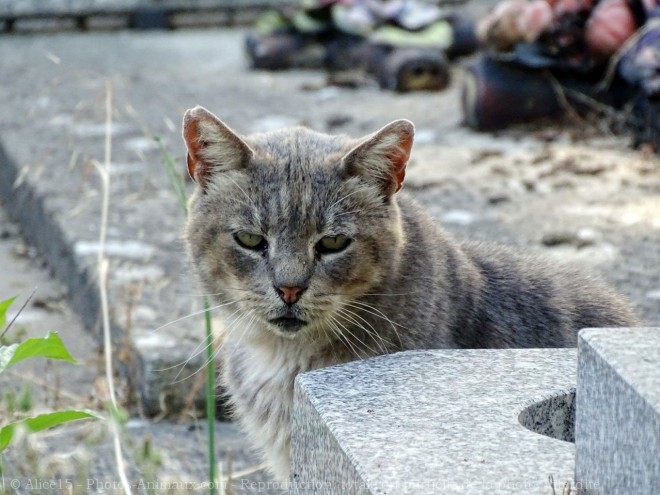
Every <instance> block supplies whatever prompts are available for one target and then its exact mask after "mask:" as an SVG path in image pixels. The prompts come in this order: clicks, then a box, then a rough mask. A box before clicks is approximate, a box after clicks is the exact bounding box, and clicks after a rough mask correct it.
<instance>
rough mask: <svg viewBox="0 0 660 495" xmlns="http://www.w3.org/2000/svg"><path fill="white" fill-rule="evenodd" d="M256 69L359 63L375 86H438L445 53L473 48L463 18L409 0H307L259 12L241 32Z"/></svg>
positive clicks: (353, 66)
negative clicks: (244, 33) (250, 26)
mask: <svg viewBox="0 0 660 495" xmlns="http://www.w3.org/2000/svg"><path fill="white" fill-rule="evenodd" d="M246 48H247V53H248V57H249V59H250V62H251V65H252V67H254V68H256V69H268V70H282V69H289V68H323V69H326V70H328V71H329V72H330V74H331V75H336V74H340V73H343V72H345V71H356V70H359V71H361V72H362V73H363V74H366V75H368V76H371V77H374V78H375V79H376V80H377V82H378V84H379V85H380V87H381V88H384V89H391V90H395V91H413V90H441V89H443V88H445V87H446V86H447V84H448V83H449V72H448V67H447V60H448V58H453V57H456V56H459V55H464V54H468V53H471V52H473V51H474V50H475V49H476V48H477V41H476V38H475V36H474V27H473V25H472V23H470V22H469V21H466V20H463V19H461V18H458V17H456V16H453V15H451V14H447V13H446V12H445V11H443V10H442V9H441V8H439V7H438V6H436V5H433V4H429V3H423V2H419V1H415V0H307V1H304V2H303V4H302V6H301V7H298V8H290V9H284V10H281V11H276V12H270V13H268V14H265V15H264V16H263V17H262V18H261V19H260V20H259V21H258V22H257V24H256V26H255V30H254V32H253V33H251V34H250V35H248V37H247V40H246Z"/></svg>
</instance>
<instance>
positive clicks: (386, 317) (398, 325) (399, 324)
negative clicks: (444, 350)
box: [344, 301, 413, 332]
mask: <svg viewBox="0 0 660 495" xmlns="http://www.w3.org/2000/svg"><path fill="white" fill-rule="evenodd" d="M344 304H346V305H347V306H351V307H354V308H355V307H356V306H355V305H357V306H359V308H357V309H362V310H363V311H365V312H367V313H370V314H372V315H374V316H377V317H379V318H382V319H383V320H385V321H387V322H389V323H390V325H396V326H397V327H401V328H403V329H405V330H408V331H409V332H412V331H413V329H412V328H409V327H407V326H405V325H402V324H401V323H397V322H396V321H394V320H391V319H390V318H388V316H387V315H386V314H385V313H383V312H382V311H381V310H379V309H378V308H377V307H375V306H373V305H372V304H367V303H365V302H361V301H352V302H350V303H344ZM364 308H369V309H373V310H374V311H377V312H378V313H375V312H372V311H369V310H367V309H364Z"/></svg>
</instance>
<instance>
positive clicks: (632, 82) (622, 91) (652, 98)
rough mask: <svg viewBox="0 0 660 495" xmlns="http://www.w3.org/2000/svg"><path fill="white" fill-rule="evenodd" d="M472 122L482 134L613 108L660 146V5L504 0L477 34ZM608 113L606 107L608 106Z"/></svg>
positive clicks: (468, 108)
mask: <svg viewBox="0 0 660 495" xmlns="http://www.w3.org/2000/svg"><path fill="white" fill-rule="evenodd" d="M476 34H477V38H478V39H479V42H480V44H481V46H482V50H483V55H482V56H481V57H480V58H479V59H478V60H476V61H474V62H472V63H471V64H470V65H469V66H468V77H467V78H466V81H465V83H464V87H463V110H464V114H465V120H466V123H467V124H468V125H469V126H471V127H473V128H475V129H480V130H486V129H497V128H501V127H505V126H507V125H509V124H512V123H517V122H523V121H527V120H531V119H535V118H539V117H544V116H556V115H559V114H562V113H564V112H565V111H566V110H567V108H569V107H570V108H571V109H573V110H577V111H581V110H593V109H594V108H610V109H613V111H612V112H610V116H611V117H612V116H613V117H614V120H618V124H619V125H624V126H625V127H626V128H628V129H631V130H632V131H633V133H634V135H635V137H636V143H635V144H637V145H639V144H646V145H648V146H650V147H652V148H653V149H654V150H655V151H656V152H657V151H658V150H659V148H660V146H659V144H660V118H659V115H660V0H531V1H526V0H505V1H503V2H501V3H500V4H498V6H497V7H496V8H495V9H494V10H493V12H491V13H490V14H489V15H488V16H486V17H485V18H483V19H482V20H481V21H480V22H479V23H478V24H477V26H476ZM603 105H605V107H603Z"/></svg>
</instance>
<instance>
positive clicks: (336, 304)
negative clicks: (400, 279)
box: [183, 107, 414, 338]
mask: <svg viewBox="0 0 660 495" xmlns="http://www.w3.org/2000/svg"><path fill="white" fill-rule="evenodd" d="M413 133H414V127H413V125H412V123H410V122H409V121H407V120H397V121H395V122H392V123H391V124H389V125H387V126H385V127H383V128H382V129H380V130H379V131H378V132H376V133H375V134H372V135H370V136H368V137H366V138H363V139H360V140H353V139H349V138H347V137H344V136H328V135H325V134H319V133H316V132H313V131H311V130H308V129H304V128H295V129H287V130H280V131H273V132H269V133H264V134H254V135H250V136H246V137H240V136H239V135H237V134H236V133H235V132H233V131H232V130H231V129H230V128H229V127H227V126H226V125H225V124H224V123H222V122H221V121H220V120H219V119H218V118H217V117H215V116H214V115H213V114H211V113H210V112H208V111H207V110H205V109H204V108H201V107H196V108H194V109H192V110H188V111H187V112H186V114H185V117H184V122H183V135H184V140H185V142H186V146H187V148H188V157H187V160H188V171H189V173H190V175H191V177H192V178H193V179H194V181H195V182H196V183H197V186H196V188H195V192H194V194H193V196H192V197H191V200H190V203H189V218H188V223H187V226H186V233H185V237H186V241H187V246H188V252H189V256H190V258H191V261H192V263H193V265H194V266H195V268H196V271H197V273H198V275H199V277H200V279H201V281H202V282H203V284H204V286H205V289H206V291H208V292H209V293H212V294H215V295H217V296H216V299H217V303H218V304H219V305H225V306H224V308H225V311H224V314H225V316H226V319H227V320H228V322H227V323H228V325H229V326H230V327H231V326H232V325H237V326H238V325H239V324H240V326H241V328H242V330H241V332H243V331H244V332H247V333H248V334H249V333H250V332H263V331H264V328H266V329H267V330H266V331H268V332H272V333H274V334H277V335H280V336H286V337H290V338H294V337H298V336H301V335H307V336H311V337H312V338H323V337H322V336H320V335H317V334H318V333H319V332H321V331H328V329H336V330H337V331H341V330H342V328H345V327H347V326H352V325H350V322H351V319H355V318H356V316H354V315H353V316H352V314H353V311H352V310H351V306H349V304H352V303H353V302H354V301H355V300H356V299H358V298H360V297H361V296H363V295H366V294H370V293H373V292H374V291H376V290H378V287H379V286H380V285H382V284H384V283H386V278H387V275H388V274H389V273H391V271H392V269H393V266H396V265H397V263H398V261H399V257H400V252H401V248H402V245H403V243H404V242H405V240H404V238H403V231H402V227H401V219H400V213H399V208H398V206H397V203H396V200H395V197H394V195H395V193H396V192H397V191H398V190H399V189H400V188H401V185H402V182H403V178H404V174H405V167H406V163H407V162H408V158H409V155H410V151H411V148H412V142H413ZM257 323H260V324H257ZM229 330H230V331H231V328H229Z"/></svg>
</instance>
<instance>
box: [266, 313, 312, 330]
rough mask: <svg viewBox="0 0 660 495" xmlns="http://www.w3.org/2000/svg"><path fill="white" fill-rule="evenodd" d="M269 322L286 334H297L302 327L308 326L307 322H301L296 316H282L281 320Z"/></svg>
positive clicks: (276, 319) (275, 319)
mask: <svg viewBox="0 0 660 495" xmlns="http://www.w3.org/2000/svg"><path fill="white" fill-rule="evenodd" d="M268 321H269V322H270V323H272V324H273V325H277V326H278V327H280V328H281V329H282V330H284V331H285V332H291V333H293V332H297V331H298V330H300V329H301V328H302V327H304V326H305V325H307V322H306V321H305V320H301V319H300V318H296V317H295V316H280V317H279V318H274V319H272V320H268Z"/></svg>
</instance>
